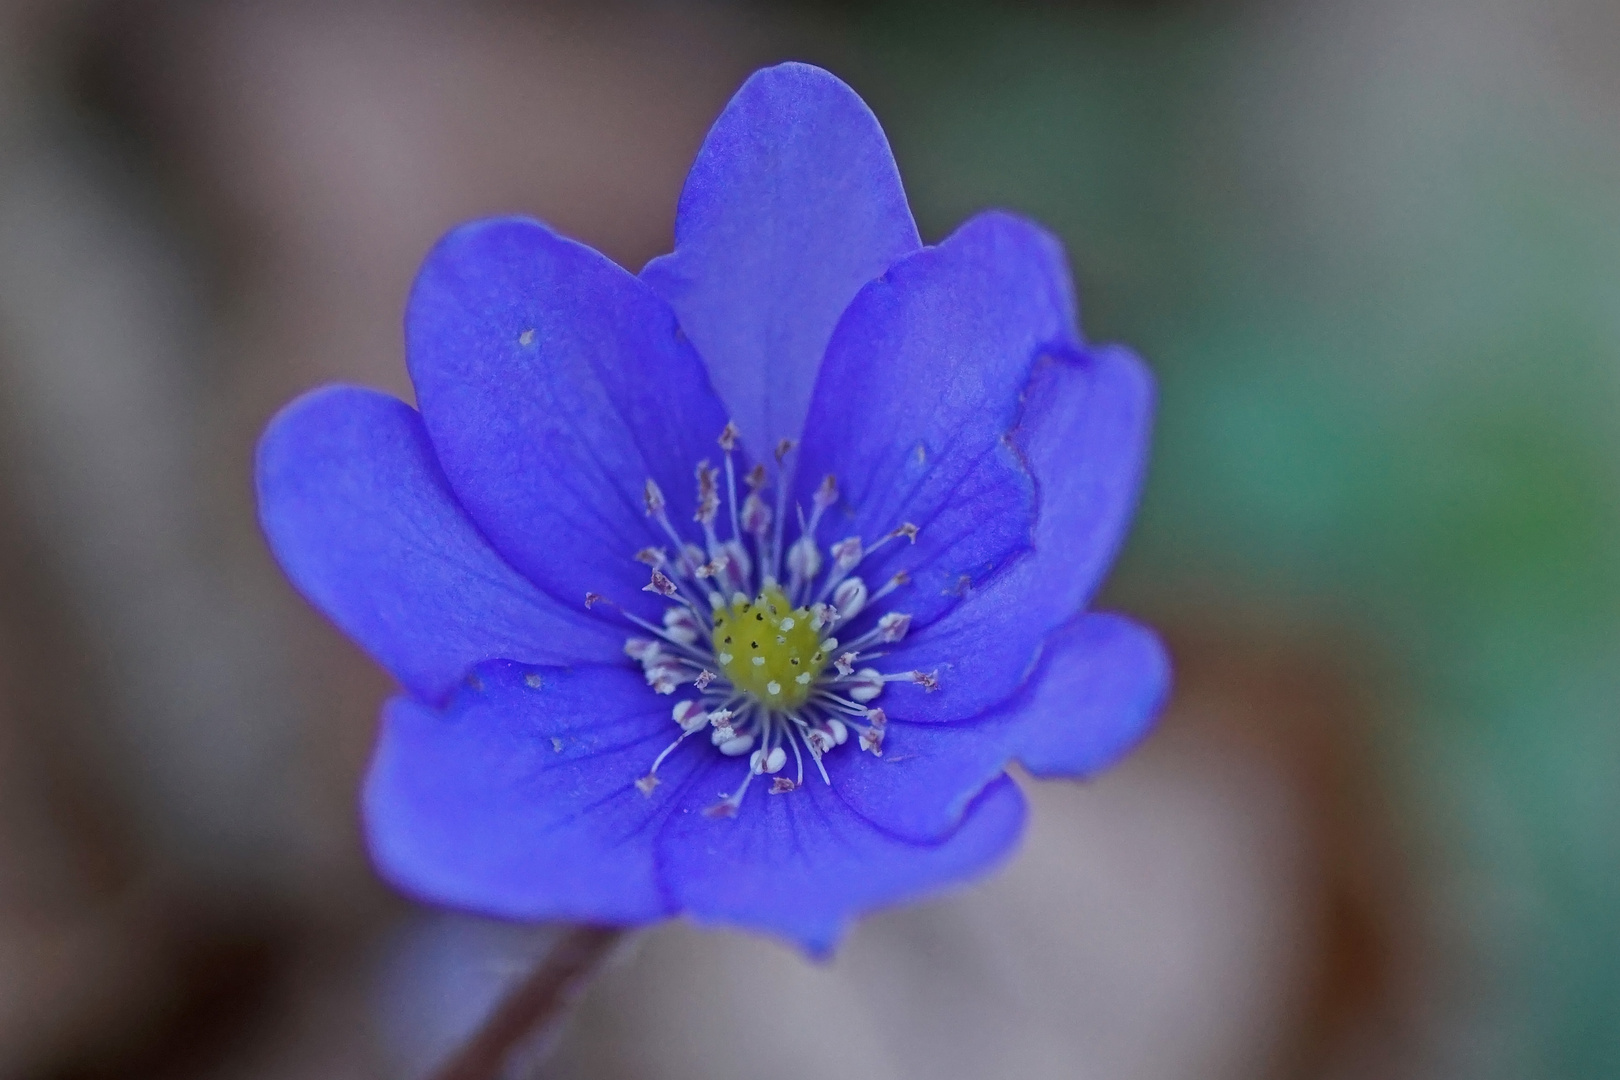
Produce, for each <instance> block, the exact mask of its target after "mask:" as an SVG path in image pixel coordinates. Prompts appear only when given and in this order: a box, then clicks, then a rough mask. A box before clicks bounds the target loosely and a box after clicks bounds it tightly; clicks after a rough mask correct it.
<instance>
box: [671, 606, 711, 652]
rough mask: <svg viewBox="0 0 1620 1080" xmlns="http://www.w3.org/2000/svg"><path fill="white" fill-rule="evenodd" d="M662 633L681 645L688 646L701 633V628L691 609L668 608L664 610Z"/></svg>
mask: <svg viewBox="0 0 1620 1080" xmlns="http://www.w3.org/2000/svg"><path fill="white" fill-rule="evenodd" d="M664 633H665V634H667V635H668V636H669V637H670V638H672V639H673V640H675V641H678V642H680V643H681V644H682V645H690V644H692V642H694V641H696V640H697V639H698V637H699V635H700V634H702V633H703V627H702V626H700V625H699V624H698V621H697V616H695V615H693V614H692V609H691V608H688V607H670V608H665V609H664Z"/></svg>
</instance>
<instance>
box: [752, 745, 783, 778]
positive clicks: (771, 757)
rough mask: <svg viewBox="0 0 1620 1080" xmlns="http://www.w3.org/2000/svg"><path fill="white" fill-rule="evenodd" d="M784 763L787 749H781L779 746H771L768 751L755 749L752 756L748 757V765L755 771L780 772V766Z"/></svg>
mask: <svg viewBox="0 0 1620 1080" xmlns="http://www.w3.org/2000/svg"><path fill="white" fill-rule="evenodd" d="M786 764H787V751H786V750H784V749H782V748H781V747H780V746H773V747H771V748H770V750H769V752H767V751H765V750H755V751H754V753H753V756H752V757H750V758H749V759H748V765H749V767H750V768H751V769H753V770H754V771H755V772H756V773H762V772H768V773H776V772H781V771H782V766H784V765H786Z"/></svg>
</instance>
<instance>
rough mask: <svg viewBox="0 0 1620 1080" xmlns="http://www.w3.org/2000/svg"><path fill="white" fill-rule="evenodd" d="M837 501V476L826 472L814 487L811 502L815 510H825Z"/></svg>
mask: <svg viewBox="0 0 1620 1080" xmlns="http://www.w3.org/2000/svg"><path fill="white" fill-rule="evenodd" d="M837 501H838V478H837V477H835V476H834V475H833V474H832V473H828V474H827V475H826V477H824V478H823V479H822V481H821V484H820V485H819V486H818V487H817V488H816V493H815V496H814V497H813V502H814V504H815V508H816V509H817V510H825V509H827V508H828V507H829V506H831V505H832V504H833V503H835V502H837Z"/></svg>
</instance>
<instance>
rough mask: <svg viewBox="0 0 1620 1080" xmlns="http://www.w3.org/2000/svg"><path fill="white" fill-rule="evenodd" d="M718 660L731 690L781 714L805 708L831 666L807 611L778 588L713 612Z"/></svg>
mask: <svg viewBox="0 0 1620 1080" xmlns="http://www.w3.org/2000/svg"><path fill="white" fill-rule="evenodd" d="M714 655H715V659H717V660H718V661H719V662H720V667H721V669H722V670H723V671H724V672H725V675H726V678H728V679H730V680H731V684H732V685H733V686H735V687H737V688H738V689H739V690H745V691H747V692H748V693H749V694H752V695H753V696H754V698H755V699H756V700H758V701H759V702H760V703H761V704H764V705H766V706H768V707H770V708H773V709H781V710H792V709H797V708H798V707H799V706H801V705H803V704H804V703H805V700H806V699H807V698H809V696H810V688H811V686H812V685H813V684H814V683H815V681H816V676H817V675H820V674H821V671H822V669H823V668H825V667H826V666H827V661H828V657H827V655H826V652H825V650H823V649H822V647H821V634H820V632H819V631H817V630H815V629H813V628H812V627H811V625H810V612H809V610H807V609H806V608H802V607H801V608H795V607H793V606H791V605H790V604H789V603H788V598H787V596H786V595H785V594H784V593H783V592H782V590H781V589H780V588H778V587H777V586H775V585H767V586H766V587H765V588H764V590H762V591H761V592H760V594H759V596H758V597H756V598H755V599H754V601H753V602H752V603H749V602H747V601H743V600H737V601H735V602H734V603H732V604H731V605H729V606H727V607H722V608H719V609H718V610H716V611H715V612H714Z"/></svg>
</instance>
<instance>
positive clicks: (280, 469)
mask: <svg viewBox="0 0 1620 1080" xmlns="http://www.w3.org/2000/svg"><path fill="white" fill-rule="evenodd" d="M257 473H258V475H257V481H258V493H259V519H260V521H261V523H262V524H263V527H264V532H265V536H266V537H267V538H268V539H269V542H270V547H271V549H272V550H273V551H274V552H275V555H276V558H277V559H278V560H279V561H280V563H281V565H282V568H283V569H284V570H286V572H287V576H288V577H290V578H291V579H292V581H293V584H295V585H296V586H297V587H298V589H299V591H301V592H302V593H303V594H304V595H305V596H306V597H308V598H309V600H310V602H311V603H313V604H314V605H315V606H316V607H317V608H319V609H320V610H321V611H323V612H324V613H325V614H326V615H327V616H328V617H329V618H331V619H332V621H333V622H335V623H337V625H338V626H339V627H340V628H341V629H342V630H343V631H344V633H346V634H348V635H349V636H350V637H351V638H353V639H354V640H355V641H357V642H359V643H360V645H361V646H362V647H364V648H365V649H366V650H367V651H368V652H370V653H371V655H372V656H373V657H375V658H376V660H377V662H378V663H380V664H382V665H383V666H384V667H385V668H387V669H388V670H389V671H390V672H392V673H393V674H394V676H395V677H396V678H398V679H399V680H400V682H402V683H403V684H404V685H405V686H406V688H407V689H409V690H410V691H411V692H412V693H415V694H418V695H420V696H422V697H425V698H430V699H431V698H437V697H439V696H440V695H442V694H444V693H446V692H447V691H448V690H449V689H450V687H452V686H453V685H455V683H456V682H457V681H458V680H460V678H461V677H462V675H463V674H465V673H466V671H467V670H468V669H469V668H470V667H472V666H473V665H474V664H477V663H479V662H480V661H483V660H488V659H492V658H496V657H508V658H513V659H518V660H525V661H529V662H532V663H569V662H574V661H579V660H591V659H606V658H611V657H613V656H614V655H615V654H616V653H617V651H618V647H619V644H620V641H619V635H616V634H614V633H613V632H612V630H611V629H610V628H609V627H607V626H606V625H605V624H602V623H600V622H598V621H596V620H594V619H590V618H587V617H585V616H583V615H582V614H580V613H578V612H577V611H575V610H570V609H567V608H564V607H562V606H560V605H559V604H557V603H556V602H555V601H553V600H552V599H551V598H550V597H548V596H546V595H545V594H544V593H542V592H540V590H538V589H536V588H535V587H534V586H533V585H532V584H530V583H529V582H528V581H526V580H525V579H524V578H523V577H522V576H521V575H520V574H518V573H517V572H516V571H514V570H513V569H512V568H511V567H510V566H508V565H507V564H506V563H505V562H504V561H502V559H501V558H500V556H499V555H497V554H496V553H495V551H494V550H493V549H492V548H491V547H490V546H489V544H488V543H487V542H486V541H485V540H484V538H483V536H481V535H480V534H479V532H478V530H477V528H476V527H475V526H474V525H473V524H472V522H471V521H470V520H469V519H468V518H467V515H466V513H465V512H463V510H462V509H461V507H460V506H459V505H458V504H457V503H456V501H455V498H454V497H453V496H452V495H451V493H450V490H449V487H448V485H447V483H446V482H445V479H444V475H443V473H442V472H441V471H440V469H439V466H438V462H437V461H436V460H435V458H434V456H433V450H432V447H431V446H430V445H429V444H428V439H427V433H426V431H424V430H423V427H422V423H421V419H420V417H418V416H417V414H416V411H415V410H414V409H412V408H411V407H410V406H409V405H406V404H405V403H404V402H402V401H398V400H396V399H394V398H391V397H389V396H387V395H386V394H380V393H377V392H376V391H373V390H362V389H359V388H355V387H345V386H336V387H329V388H326V389H324V390H317V391H315V392H313V393H311V394H307V395H305V396H304V397H302V398H299V399H298V400H297V401H295V402H293V403H292V404H291V405H289V406H287V407H286V408H285V409H283V410H282V411H281V413H280V414H279V415H277V416H276V418H275V419H274V420H273V421H271V423H270V426H269V428H268V429H267V430H266V431H265V433H264V437H263V438H262V439H261V440H260V443H259V450H258V470H257Z"/></svg>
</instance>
